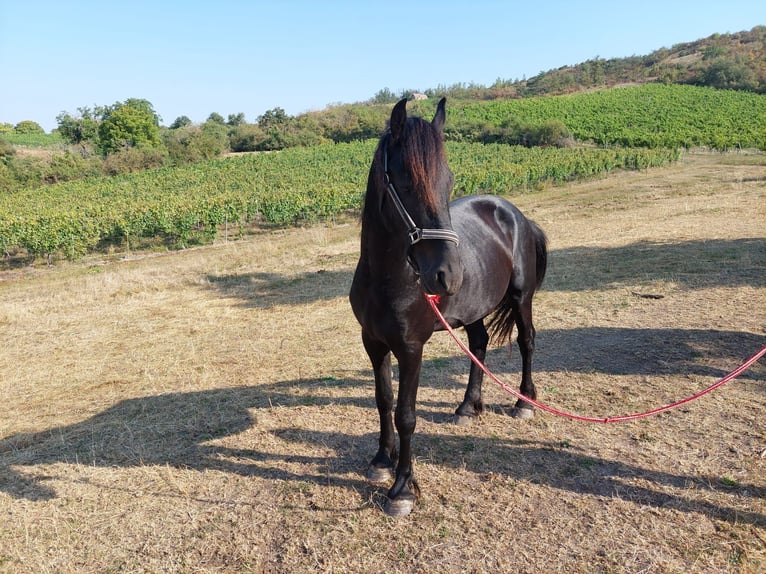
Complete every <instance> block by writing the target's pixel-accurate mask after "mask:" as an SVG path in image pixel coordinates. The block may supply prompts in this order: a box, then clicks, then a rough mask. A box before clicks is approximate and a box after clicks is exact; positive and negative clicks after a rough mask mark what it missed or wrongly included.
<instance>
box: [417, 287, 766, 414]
mask: <svg viewBox="0 0 766 574" xmlns="http://www.w3.org/2000/svg"><path fill="white" fill-rule="evenodd" d="M426 299H427V300H428V303H429V305H431V309H433V311H434V313H435V314H436V316H437V317H438V318H439V321H441V324H442V325H443V326H444V328H445V329H446V330H447V332H448V333H449V334H450V336H451V337H452V338H453V339H454V340H455V342H456V343H457V344H458V346H459V347H460V348H461V349H462V350H463V352H464V353H465V354H466V355H468V357H469V358H470V359H471V361H473V363H474V364H475V365H476V366H477V367H479V368H480V369H481V370H482V371H484V373H486V374H487V376H489V378H491V379H492V380H493V381H495V382H496V383H497V384H498V385H500V388H502V389H503V390H504V391H506V392H507V393H510V394H512V395H513V396H514V397H516V398H518V399H521V400H523V401H525V402H527V403H529V404H531V405H534V406H536V407H537V408H538V409H540V410H542V411H545V412H548V413H551V414H554V415H559V416H562V417H567V418H570V419H575V420H578V421H585V422H589V423H621V422H625V421H632V420H636V419H642V418H646V417H649V416H652V415H656V414H659V413H664V412H665V411H669V410H670V409H674V408H676V407H679V406H681V405H684V404H686V403H690V402H691V401H693V400H695V399H698V398H700V397H702V396H704V395H706V394H708V393H711V392H713V391H714V390H716V389H717V388H718V387H721V386H723V385H725V384H726V383H728V382H729V381H731V380H732V379H736V378H737V377H738V376H740V375H741V374H742V373H744V372H745V371H746V370H748V369H749V368H750V367H751V366H753V364H755V363H756V362H757V361H758V359H760V358H761V357H763V356H764V355H766V345H764V346H763V347H761V349H760V350H759V351H758V352H757V353H755V354H754V355H753V356H752V357H750V358H749V359H747V360H746V361H745V362H744V363H742V364H741V365H740V366H739V367H737V368H736V369H734V370H733V371H732V372H731V373H729V374H728V375H726V376H725V377H723V378H722V379H720V380H719V381H717V382H716V383H715V384H712V385H710V386H709V387H708V388H706V389H704V390H702V391H700V392H698V393H695V394H693V395H691V396H690V397H686V398H685V399H681V400H679V401H676V402H674V403H670V404H668V405H665V406H663V407H659V408H656V409H652V410H650V411H646V412H643V413H634V414H630V415H620V416H616V417H606V418H598V417H586V416H582V415H577V414H572V413H568V412H566V411H560V410H558V409H555V408H553V407H549V406H548V405H545V404H543V403H540V402H537V401H536V400H533V399H530V398H529V397H525V396H524V395H522V394H521V393H520V392H519V391H517V390H515V389H513V388H511V387H510V386H508V385H507V384H506V383H504V382H503V381H501V380H500V379H498V378H497V377H496V376H495V375H494V374H492V372H490V370H489V369H488V368H487V367H486V366H485V365H484V363H482V362H481V361H480V360H479V359H478V358H477V357H476V355H474V354H473V353H472V352H471V350H470V349H469V348H468V346H467V345H466V344H465V343H463V341H461V340H460V338H459V337H458V336H457V333H455V330H454V329H453V328H452V327H450V326H449V323H447V320H446V319H445V318H444V315H442V314H441V311H439V307H438V306H437V305H438V304H439V296H438V295H426Z"/></svg>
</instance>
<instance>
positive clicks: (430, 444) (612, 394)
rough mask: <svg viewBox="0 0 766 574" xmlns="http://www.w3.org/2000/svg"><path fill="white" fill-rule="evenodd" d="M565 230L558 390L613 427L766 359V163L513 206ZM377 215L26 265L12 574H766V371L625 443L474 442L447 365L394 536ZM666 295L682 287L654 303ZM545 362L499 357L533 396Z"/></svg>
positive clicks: (12, 329)
mask: <svg viewBox="0 0 766 574" xmlns="http://www.w3.org/2000/svg"><path fill="white" fill-rule="evenodd" d="M511 199H512V200H513V201H514V202H515V203H516V204H517V205H519V206H520V207H521V208H522V209H523V210H524V211H525V212H526V213H527V214H528V215H529V216H531V217H532V218H533V219H535V220H537V221H538V223H540V224H541V226H542V227H543V228H544V229H545V230H546V231H547V233H548V235H549V239H550V250H551V258H550V266H549V271H548V276H547V279H546V283H545V285H544V287H543V289H542V291H540V292H539V293H538V296H537V298H536V307H535V312H536V326H537V330H538V341H537V343H538V344H537V352H536V357H535V380H536V383H537V386H538V390H539V394H540V398H541V400H543V401H545V402H548V403H551V404H553V405H556V406H559V407H562V408H565V409H567V410H571V411H575V412H579V413H583V414H589V415H594V416H608V415H616V414H626V413H628V412H633V411H638V410H645V409H647V408H651V407H655V406H658V405H660V404H665V403H667V402H670V401H672V400H674V399H677V398H681V397H683V396H686V395H688V394H691V393H693V392H696V391H699V390H701V389H703V388H704V387H706V386H708V385H709V384H711V383H713V382H715V381H716V380H717V379H718V378H720V377H721V376H723V375H724V374H725V373H726V372H728V371H729V370H731V369H733V368H734V367H736V366H737V365H738V364H739V363H740V362H741V361H742V360H743V359H744V358H746V357H747V356H749V355H751V354H752V353H754V352H755V351H756V350H757V349H758V348H760V347H761V346H762V345H763V344H764V343H766V311H765V309H766V239H765V238H766V156H764V155H747V154H742V155H717V154H716V155H712V154H710V155H708V154H689V155H687V156H686V157H685V158H684V159H683V160H682V161H681V162H680V163H679V164H677V165H674V166H672V167H669V168H664V169H657V170H650V171H648V172H646V171H645V172H640V173H620V174H616V175H613V176H611V177H609V178H606V179H601V180H597V181H592V182H587V183H577V184H572V185H569V186H564V187H552V188H549V189H544V190H540V191H537V192H535V193H533V194H527V195H519V196H516V197H513V198H511ZM358 236H359V228H358V224H357V222H356V221H355V220H353V219H351V220H349V221H347V222H345V223H342V224H336V225H335V226H332V227H313V228H308V229H291V230H287V231H263V232H260V233H257V234H255V235H253V236H251V237H249V238H247V239H245V240H242V241H237V242H229V243H220V244H217V245H213V246H209V247H202V248H196V249H190V250H186V251H181V252H173V253H154V254H135V253H134V254H132V255H131V257H127V258H124V259H121V260H117V259H112V260H104V258H103V257H100V258H99V257H91V258H88V259H86V260H84V261H81V262H77V263H62V264H57V265H56V266H55V267H53V268H47V267H45V266H39V267H32V268H24V269H6V270H5V271H1V272H0V349H1V350H2V351H1V352H0V397H2V400H1V401H0V572H3V573H35V574H43V573H53V572H56V573H74V572H77V573H82V572H120V573H128V572H131V573H133V572H188V573H191V572H280V573H281V572H285V573H303V572H336V573H344V572H359V573H368V572H389V573H400V572H407V573H410V572H413V573H414V572H439V573H451V572H454V573H457V572H492V573H494V572H530V573H532V572H567V573H571V572H583V573H584V572H588V573H591V572H615V573H618V572H619V573H623V572H625V573H628V572H629V573H636V574H637V573H650V572H651V573H667V572H678V573H681V572H684V573H687V572H692V573H708V572H744V573H755V572H766V364H765V363H764V362H763V361H761V362H760V363H759V364H757V365H755V366H754V367H753V368H752V369H751V370H750V371H748V372H747V373H746V374H745V375H743V376H742V377H741V378H739V379H737V380H735V381H733V382H731V383H730V384H728V385H726V386H724V387H723V388H721V389H719V390H718V391H716V392H715V393H714V394H713V395H709V396H707V397H705V398H703V399H701V400H699V401H696V402H694V403H691V404H689V405H686V406H684V407H683V408H681V409H679V410H675V411H672V412H670V413H666V414H663V415H660V416H657V417H653V418H650V419H645V420H641V421H635V422H630V423H622V424H615V425H598V424H585V423H579V422H574V421H570V420H566V419H561V418H557V417H554V416H552V415H548V414H545V413H538V414H537V416H536V417H535V418H534V419H533V420H531V421H516V420H514V419H511V418H510V416H509V414H508V412H509V410H510V407H511V406H512V404H513V402H514V399H513V398H512V397H509V396H507V395H505V394H504V393H503V392H502V391H501V390H499V389H498V388H497V387H495V386H493V385H492V383H491V382H489V381H488V382H487V383H486V386H485V388H486V393H485V402H486V403H487V412H486V413H485V414H484V415H483V416H482V418H481V419H480V420H478V421H476V422H475V423H474V424H472V425H469V426H466V427H457V426H455V425H452V424H450V421H451V415H452V413H453V411H454V409H455V408H456V407H457V405H458V403H459V401H460V399H461V398H462V394H463V391H464V384H465V382H466V381H467V372H468V365H467V360H466V359H465V358H463V357H461V356H459V352H458V350H457V349H456V348H455V347H454V346H453V344H452V343H451V342H450V340H449V338H448V336H447V335H446V334H444V333H439V334H437V335H435V336H434V338H433V339H432V341H431V343H430V344H429V346H428V348H427V355H426V361H425V364H424V370H423V377H422V381H421V390H420V394H419V402H418V404H419V410H418V428H417V430H416V435H415V439H414V448H415V451H416V454H417V459H416V463H415V469H416V472H417V474H418V479H419V483H420V487H421V489H422V493H423V498H422V500H420V502H419V504H418V505H417V506H416V508H415V511H414V512H413V513H412V515H411V516H409V517H407V518H406V519H402V520H398V521H397V520H392V519H389V518H387V517H386V516H385V515H384V514H383V512H382V510H381V503H382V501H383V497H384V494H385V490H384V489H383V488H380V487H378V486H374V485H371V484H368V483H367V482H366V481H365V479H364V473H365V469H366V465H367V463H368V461H369V459H370V458H371V457H372V455H373V454H374V452H375V449H376V445H377V429H378V422H377V413H376V410H375V406H374V396H373V395H374V392H373V391H374V389H373V385H372V382H371V372H370V369H369V366H368V363H367V357H366V355H365V353H364V351H363V349H362V345H361V341H360V338H359V329H358V326H357V324H356V321H355V319H354V317H353V315H352V314H351V311H350V308H349V305H348V302H347V298H346V295H347V292H348V288H349V285H350V282H351V276H352V273H353V268H354V265H355V263H356V257H357V250H358ZM644 295H654V296H657V297H659V298H647V297H645V296H644ZM519 362H520V360H519V355H518V350H517V349H514V352H513V354H512V355H509V354H508V352H507V349H505V348H492V350H491V351H490V352H489V353H488V364H489V366H490V368H492V369H493V370H494V371H496V372H497V373H498V374H499V375H500V376H501V377H502V378H504V379H505V380H507V381H509V382H512V383H513V384H514V386H516V385H517V384H518V377H519V375H518V370H519Z"/></svg>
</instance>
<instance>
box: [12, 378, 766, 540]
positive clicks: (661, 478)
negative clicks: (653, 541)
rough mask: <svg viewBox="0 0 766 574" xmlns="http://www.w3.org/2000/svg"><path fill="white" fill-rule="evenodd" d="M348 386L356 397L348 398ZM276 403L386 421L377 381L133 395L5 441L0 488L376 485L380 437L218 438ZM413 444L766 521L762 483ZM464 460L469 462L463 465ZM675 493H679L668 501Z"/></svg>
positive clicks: (318, 433)
mask: <svg viewBox="0 0 766 574" xmlns="http://www.w3.org/2000/svg"><path fill="white" fill-rule="evenodd" d="M336 387H343V393H340V392H337V391H335V390H334V389H335V388H336ZM348 389H358V390H359V392H358V393H356V392H354V393H352V395H351V396H349V395H348ZM275 406H279V407H280V408H281V409H293V408H299V407H300V408H302V409H305V407H306V406H317V407H325V408H333V409H344V408H349V407H353V408H354V413H353V415H351V416H359V413H358V408H363V409H365V410H366V413H367V414H366V415H365V416H366V417H369V418H370V420H374V421H376V420H377V413H376V410H375V407H374V399H373V393H372V385H371V383H370V382H369V381H368V380H363V379H357V378H347V379H331V380H329V379H312V380H293V381H283V382H279V383H275V384H272V385H263V386H251V387H234V388H227V389H215V390H208V391H200V392H189V393H170V394H164V395H158V396H153V397H144V398H136V399H128V400H124V401H121V402H119V403H117V404H116V405H114V406H113V407H111V408H109V409H106V410H104V411H103V412H101V413H98V414H97V415H95V416H93V417H91V418H89V419H86V420H83V421H81V422H78V423H74V424H71V425H66V426H61V427H55V428H51V429H48V430H45V431H42V432H38V433H32V434H19V435H14V436H9V437H6V438H4V439H2V440H0V490H1V491H3V492H5V493H6V494H8V495H10V496H11V497H14V498H20V499H28V500H33V501H35V500H36V501H41V500H50V499H54V498H56V497H57V493H56V492H55V491H54V489H53V488H51V487H50V486H49V485H48V484H46V481H47V477H45V476H40V475H39V474H34V470H33V471H32V473H27V472H25V471H24V470H23V469H24V468H25V467H27V468H30V469H34V468H35V467H37V466H39V465H46V464H54V463H67V464H83V465H88V466H97V467H105V468H132V467H144V466H151V465H157V466H170V467H173V468H183V469H192V470H197V471H200V472H202V471H207V470H216V471H220V472H226V473H232V474H236V475H240V476H256V477H260V478H263V479H265V480H273V481H288V482H300V483H310V484H316V485H318V486H336V487H337V486H340V487H344V488H348V489H349V490H353V491H356V492H365V491H370V490H371V489H375V487H372V486H370V485H368V484H367V482H366V481H365V480H364V478H363V473H364V469H365V467H366V465H367V462H368V460H369V458H370V457H371V456H372V454H373V451H374V450H375V448H376V443H377V435H376V434H375V433H365V434H362V435H349V434H347V433H344V432H338V431H333V430H327V429H322V428H320V429H316V428H314V429H311V428H299V427H296V426H291V427H287V428H285V427H280V428H270V429H263V431H262V432H263V433H269V434H270V435H271V437H272V438H271V439H270V442H273V441H280V442H282V443H283V444H285V445H287V448H286V449H282V450H281V452H270V451H268V450H259V449H257V448H247V447H242V448H238V447H236V446H231V441H227V442H228V444H227V446H224V445H222V444H220V441H218V440H217V439H222V438H225V437H232V436H234V435H237V434H240V433H244V432H246V431H250V432H253V431H254V432H257V431H258V429H259V424H260V423H259V417H260V416H261V413H264V412H266V411H267V410H268V409H273V408H274V407H275ZM454 406H455V405H448V404H446V403H443V402H434V401H431V402H429V401H421V402H420V403H419V414H420V415H421V416H426V417H428V416H429V415H430V416H434V415H435V414H436V413H442V412H443V410H444V409H451V408H453V407H454ZM312 420H313V421H315V422H316V424H317V425H318V426H320V427H321V426H322V425H323V422H322V419H321V415H317V417H316V418H314V419H312ZM509 420H510V419H509ZM511 424H515V423H511ZM468 432H470V431H468ZM415 440H416V450H417V451H418V454H419V455H420V456H426V457H427V458H428V459H429V460H432V461H433V460H435V461H438V464H443V465H448V466H454V467H455V468H461V469H462V468H468V469H469V470H470V471H472V472H475V473H480V474H481V473H498V474H504V475H506V476H509V477H511V478H513V479H514V480H518V481H521V482H524V481H527V482H532V483H537V484H541V485H547V486H550V487H552V488H555V489H559V490H563V491H571V492H575V493H577V494H583V495H588V496H600V497H615V496H617V497H619V498H621V499H624V500H630V501H633V502H635V503H637V504H641V505H649V506H655V507H658V508H659V507H667V506H671V507H673V508H677V509H679V510H682V511H687V512H701V513H704V514H706V515H708V516H710V517H713V518H718V519H722V520H736V521H739V522H743V521H744V522H748V523H751V524H756V525H761V526H763V525H766V516H765V515H764V514H762V513H759V512H751V511H743V510H741V509H738V508H737V506H736V501H737V499H738V498H741V497H758V498H766V489H763V488H760V487H757V486H754V485H749V484H736V485H730V484H727V485H721V488H720V489H719V488H716V487H715V486H711V485H716V484H717V483H718V482H717V480H716V479H715V477H707V476H694V475H685V474H681V473H674V472H664V471H656V470H650V469H645V468H641V467H639V466H635V465H632V464H628V463H624V462H621V461H618V460H610V459H606V458H600V457H595V456H590V455H585V454H582V453H581V452H578V450H577V449H574V448H571V447H569V448H566V447H563V446H561V445H553V444H548V443H544V442H535V441H531V442H530V441H524V440H512V439H503V438H497V437H484V436H475V435H471V434H466V435H462V436H450V435H449V433H444V434H438V433H434V434H429V433H425V432H419V433H416V437H415ZM289 445H296V448H295V449H294V450H295V453H290V452H289V451H290V447H289ZM298 445H300V448H298ZM312 449H314V450H316V451H317V454H316V455H314V454H310V453H311V451H312ZM328 451H329V452H330V453H331V454H327V453H328ZM307 453H309V454H307ZM320 453H321V454H320ZM466 453H470V456H468V457H466ZM295 463H299V464H301V465H303V466H302V467H301V469H300V470H299V471H296V470H295V468H296V467H295V466H294V464H295ZM349 475H352V476H354V478H350V477H349ZM690 485H691V487H693V488H694V489H709V490H715V491H721V492H723V493H724V494H731V496H732V498H731V503H730V504H728V503H727V504H721V503H718V502H711V501H709V500H707V499H706V500H698V499H692V498H690V497H687V496H685V495H684V494H683V492H681V493H679V492H678V491H679V490H680V489H688V488H690ZM668 487H672V489H673V490H674V492H672V493H670V494H669V493H668V492H669V491H670V490H671V489H670V488H668ZM381 492H382V491H381ZM698 498H699V497H698ZM357 504H358V500H355V501H353V502H352V501H350V502H349V506H350V507H352V506H357Z"/></svg>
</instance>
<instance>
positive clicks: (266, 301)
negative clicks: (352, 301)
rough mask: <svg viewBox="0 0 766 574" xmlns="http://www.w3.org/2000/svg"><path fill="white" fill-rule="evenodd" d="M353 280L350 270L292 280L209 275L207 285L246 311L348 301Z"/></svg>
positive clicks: (271, 276)
mask: <svg viewBox="0 0 766 574" xmlns="http://www.w3.org/2000/svg"><path fill="white" fill-rule="evenodd" d="M352 277H353V273H352V272H351V271H349V270H347V269H344V270H337V271H333V270H325V269H319V270H317V271H306V272H303V273H299V274H297V275H292V276H290V275H281V274H279V273H265V272H264V273H242V274H232V275H208V276H207V281H208V285H209V286H210V288H211V289H213V290H214V291H216V292H217V293H219V294H220V295H221V296H223V297H228V298H234V299H239V300H240V301H241V304H242V305H243V306H245V307H252V308H259V309H268V308H270V307H274V306H278V305H296V304H301V303H309V302H311V301H329V300H331V299H336V298H338V297H346V296H348V291H349V289H350V288H351V279H352Z"/></svg>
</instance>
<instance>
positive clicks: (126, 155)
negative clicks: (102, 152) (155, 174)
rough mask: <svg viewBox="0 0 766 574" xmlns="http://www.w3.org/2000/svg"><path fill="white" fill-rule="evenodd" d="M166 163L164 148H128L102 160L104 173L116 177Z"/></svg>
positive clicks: (166, 153) (166, 155)
mask: <svg viewBox="0 0 766 574" xmlns="http://www.w3.org/2000/svg"><path fill="white" fill-rule="evenodd" d="M167 161H168V151H167V149H165V148H164V147H161V146H159V147H158V146H155V147H129V148H126V149H124V150H122V151H118V152H116V153H111V154H109V155H108V156H106V158H105V159H104V173H105V174H107V175H118V174H121V173H130V172H135V171H141V170H145V169H154V168H157V167H162V166H163V165H165V163H167Z"/></svg>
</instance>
